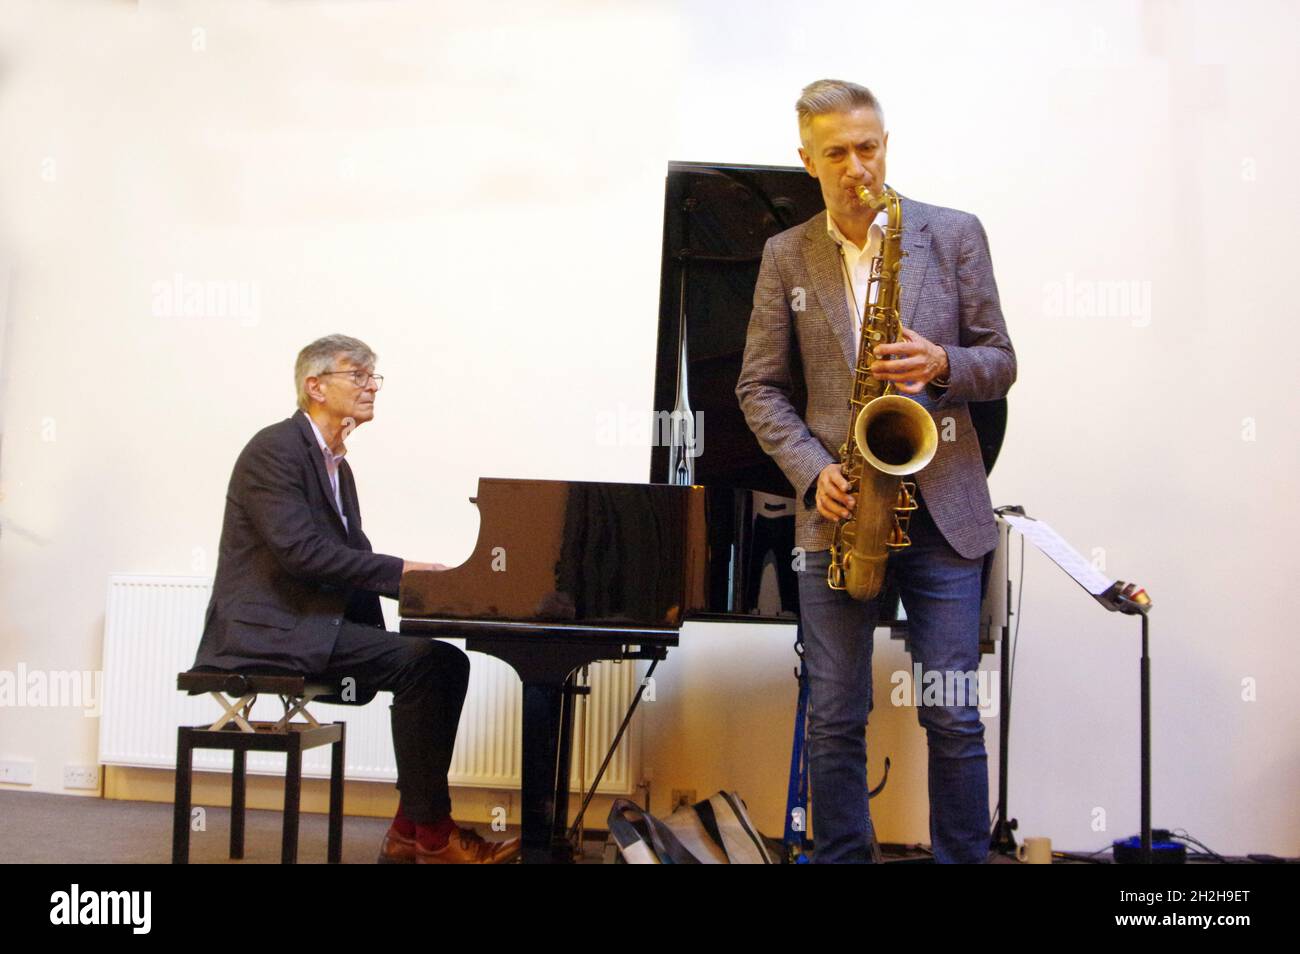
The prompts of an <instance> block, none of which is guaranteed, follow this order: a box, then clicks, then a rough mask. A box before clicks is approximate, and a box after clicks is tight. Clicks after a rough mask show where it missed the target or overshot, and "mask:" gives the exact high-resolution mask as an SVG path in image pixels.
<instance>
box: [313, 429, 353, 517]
mask: <svg viewBox="0 0 1300 954" xmlns="http://www.w3.org/2000/svg"><path fill="white" fill-rule="evenodd" d="M307 420H308V421H310V422H311V429H312V432H313V433H314V434H315V435H316V443H317V444H319V445H320V451H321V454H322V455H324V457H325V473H326V474H328V475H329V478H330V489H331V490H333V491H334V505H335V506H336V507H338V509H339V517H340V518H342V520H343V529H344V530H346V529H347V528H348V518H347V514H345V513H344V512H343V497H342V496H341V495H340V493H339V461H341V460H342V459H343V457H344V455H345V454H347V452H348V449H347V447H346V446H345V447H344V448H343V451H342V453H338V454H336V453H334V452H333V451H332V450H330V449H329V445H328V444H326V443H325V435H323V434H322V433H321V432H320V428H319V427H317V426H316V422H315V421H313V420H312V419H311V415H310V414H308V415H307Z"/></svg>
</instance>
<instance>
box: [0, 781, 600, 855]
mask: <svg viewBox="0 0 1300 954" xmlns="http://www.w3.org/2000/svg"><path fill="white" fill-rule="evenodd" d="M245 819H246V820H245V823H244V858H243V860H242V861H231V860H230V858H229V857H228V853H229V850H230V810H229V809H226V808H211V809H208V812H207V830H206V831H196V832H191V833H190V862H191V863H192V864H279V863H280V819H281V813H280V812H278V811H268V810H264V809H251V808H250V809H249V810H248V811H247V812H246V813H245ZM328 822H329V819H328V816H326V815H317V814H309V813H306V812H304V813H303V814H302V815H301V816H300V821H299V823H298V862H299V864H324V863H325V843H326V840H327V837H328ZM388 824H389V821H388V819H384V818H354V817H345V818H344V819H343V863H344V864H363V865H369V864H374V863H375V858H376V857H377V856H378V854H379V845H380V842H382V841H383V838H384V832H385V831H387V830H388ZM479 833H480V834H481V835H483V837H484V838H502V837H504V835H503V834H498V833H494V832H491V831H488V830H486V829H481V830H480V832H479ZM508 834H512V835H513V834H518V832H517V831H512V832H509V833H508ZM596 850H597V852H598V851H599V848H598V847H597V848H596ZM589 851H590V849H589ZM171 860H172V806H171V805H170V804H160V803H155V802H124V801H111V800H109V799H103V798H85V797H81V796H77V795H52V794H46V793H41V792H17V791H3V792H0V863H5V864H32V863H47V864H48V863H59V864H68V863H71V864H170V863H171ZM595 860H599V856H598V855H597V858H596V859H595Z"/></svg>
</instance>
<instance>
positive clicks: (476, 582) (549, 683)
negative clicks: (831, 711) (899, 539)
mask: <svg viewBox="0 0 1300 954" xmlns="http://www.w3.org/2000/svg"><path fill="white" fill-rule="evenodd" d="M821 208H822V202H821V195H820V192H819V191H818V187H817V182H816V180H814V179H812V178H811V177H809V176H808V175H807V174H806V173H805V172H804V170H803V169H801V168H780V167H760V166H736V165H706V164H698V163H672V164H670V166H669V170H668V176H667V184H666V190H665V201H664V235H663V259H662V270H661V278H660V310H659V335H658V348H657V356H656V377H655V394H654V404H653V407H654V408H656V409H657V410H656V414H657V415H658V420H659V423H660V425H661V426H660V427H658V428H657V429H656V431H655V438H654V441H653V445H654V446H653V447H652V448H651V454H650V473H649V483H646V484H617V483H591V482H583V481H543V480H515V479H509V478H483V479H481V480H480V481H479V485H478V491H477V495H476V496H475V497H474V498H472V502H473V503H475V504H476V505H477V506H478V509H479V513H480V521H481V522H480V529H479V537H478V541H477V544H476V546H475V549H474V552H473V554H472V555H471V556H470V558H469V559H468V560H467V561H466V562H465V563H464V564H462V565H461V566H459V567H456V568H454V569H450V570H446V571H442V572H419V571H416V572H410V573H407V574H405V575H404V576H403V578H402V584H401V594H400V601H399V602H400V613H401V627H400V630H401V632H402V633H405V634H410V635H419V636H445V637H456V638H463V639H465V644H466V648H467V649H469V650H474V651H478V652H482V653H487V654H489V655H493V656H496V657H498V658H500V659H502V660H504V661H506V662H507V663H509V664H510V665H511V666H512V667H513V668H514V669H515V671H516V672H517V673H518V674H519V677H520V680H521V681H522V683H523V738H522V746H523V773H522V774H523V792H522V822H523V838H522V841H523V845H522V857H523V860H524V861H525V862H527V863H537V862H543V863H544V862H551V861H565V860H571V859H570V845H569V842H568V839H567V837H566V825H567V820H568V811H569V804H568V796H569V792H568V779H569V754H570V742H571V736H572V719H573V696H574V693H575V691H576V690H575V687H574V685H573V676H574V674H575V672H577V671H578V670H579V669H580V668H581V667H582V666H584V665H587V664H589V663H592V662H595V661H597V660H602V659H650V660H659V659H663V658H664V657H665V655H666V654H667V652H668V650H669V649H671V648H672V647H674V646H676V645H677V644H678V635H679V632H680V630H681V627H682V624H683V623H685V622H687V621H688V620H714V621H741V622H746V623H787V624H788V623H791V622H794V620H795V618H796V614H797V610H798V606H797V602H796V600H797V590H796V587H795V574H794V571H793V569H792V567H791V556H790V551H791V548H792V547H793V545H794V513H795V510H794V507H795V503H794V501H793V499H792V498H793V491H792V489H791V488H790V485H789V483H788V482H787V481H786V479H785V477H784V475H783V474H782V473H781V471H780V470H779V469H778V468H777V467H776V465H775V464H774V463H773V462H772V460H771V459H770V458H769V457H768V456H767V455H766V454H764V453H763V451H762V449H761V448H760V447H759V446H758V443H757V441H755V439H754V437H753V435H752V433H751V432H750V430H749V428H748V426H747V425H746V424H745V420H744V417H743V415H742V413H741V410H740V407H739V405H738V403H737V401H736V398H735V394H734V389H735V385H736V381H737V379H738V378H739V375H740V365H741V360H742V357H743V354H744V348H745V333H746V329H747V327H748V323H749V313H750V308H751V304H752V298H753V289H754V285H755V282H756V281H757V277H758V267H759V263H760V260H761V256H762V251H763V245H764V243H765V241H766V240H767V239H768V238H769V237H770V236H772V235H775V234H776V233H778V232H780V231H783V230H784V229H787V228H789V227H791V226H793V225H796V224H798V223H800V222H803V221H805V220H806V219H808V218H809V217H811V216H812V215H814V214H815V213H817V212H818V211H820V210H821ZM792 400H793V401H794V402H795V404H796V406H802V403H803V402H804V400H805V396H804V395H802V394H799V393H796V394H794V395H793V396H792ZM706 425H707V426H706ZM999 439H1000V433H999ZM990 452H991V453H992V455H994V456H995V455H996V447H987V448H986V459H987V458H988V456H989V453H990ZM888 602H889V601H887V600H885V601H882V606H887V605H888ZM888 612H889V614H890V615H892V607H890V608H889V610H888Z"/></svg>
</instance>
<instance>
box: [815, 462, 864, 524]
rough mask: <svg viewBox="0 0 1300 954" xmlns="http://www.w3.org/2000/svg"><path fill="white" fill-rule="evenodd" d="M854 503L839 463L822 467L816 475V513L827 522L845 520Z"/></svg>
mask: <svg viewBox="0 0 1300 954" xmlns="http://www.w3.org/2000/svg"><path fill="white" fill-rule="evenodd" d="M855 503H856V501H855V500H854V499H853V497H852V496H851V495H850V494H849V482H848V481H847V480H845V478H844V474H843V472H841V470H840V465H839V463H838V462H835V463H831V464H827V465H826V466H825V467H823V468H822V472H821V473H820V474H818V475H817V512H818V513H819V514H821V515H822V516H823V517H825V518H826V519H827V520H846V519H848V516H849V511H851V510H852V509H853V505H854V504H855Z"/></svg>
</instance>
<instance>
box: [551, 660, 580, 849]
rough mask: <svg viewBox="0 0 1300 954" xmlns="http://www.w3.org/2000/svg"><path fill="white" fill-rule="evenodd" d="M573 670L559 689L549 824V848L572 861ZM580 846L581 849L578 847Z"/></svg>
mask: <svg viewBox="0 0 1300 954" xmlns="http://www.w3.org/2000/svg"><path fill="white" fill-rule="evenodd" d="M576 693H577V671H576V670H575V671H574V672H571V673H570V674H569V678H568V679H566V680H565V682H564V688H563V689H562V690H561V691H560V743H559V748H560V751H559V753H558V755H557V758H556V760H555V812H554V818H553V820H552V824H551V852H552V854H553V855H554V856H555V859H556V860H557V861H560V860H564V861H572V860H573V846H572V844H571V843H570V841H569V838H568V834H569V776H570V774H571V773H570V769H571V767H572V765H573V714H574V709H575V708H576V707H577V698H576ZM579 850H581V849H579Z"/></svg>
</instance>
